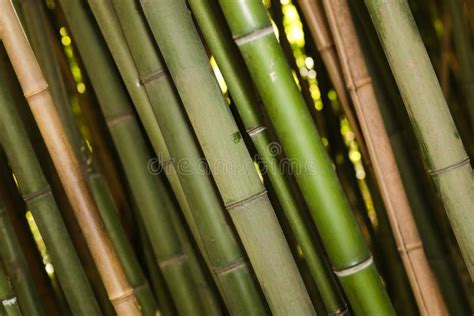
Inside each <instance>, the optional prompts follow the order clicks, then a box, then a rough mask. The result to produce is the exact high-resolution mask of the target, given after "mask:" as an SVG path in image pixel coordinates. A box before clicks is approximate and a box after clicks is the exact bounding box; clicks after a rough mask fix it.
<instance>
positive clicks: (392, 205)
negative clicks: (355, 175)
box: [323, 0, 448, 315]
mask: <svg viewBox="0 0 474 316" xmlns="http://www.w3.org/2000/svg"><path fill="white" fill-rule="evenodd" d="M323 3H324V8H325V9H326V13H327V17H328V20H329V25H330V27H331V30H332V33H333V36H334V40H335V43H336V49H337V52H338V55H339V58H340V61H341V66H342V71H343V74H344V77H345V80H346V86H347V89H348V90H349V92H350V95H351V98H352V100H353V103H354V107H355V110H356V114H357V117H358V119H359V122H360V124H361V128H362V132H363V134H364V136H365V139H366V143H367V147H368V150H369V155H370V159H371V161H372V166H373V170H374V173H375V177H376V179H377V182H378V185H379V187H380V191H381V193H382V198H383V200H384V203H385V205H386V209H387V213H388V217H389V220H390V224H391V226H392V229H393V233H394V235H395V240H396V242H397V246H398V251H399V252H400V256H401V258H402V260H403V264H404V266H405V270H406V272H407V275H408V278H409V280H410V284H411V287H412V289H413V293H414V295H415V299H416V301H417V303H418V307H419V309H420V312H421V314H422V315H448V311H447V309H446V306H445V304H444V301H443V298H442V296H441V292H440V289H439V286H438V284H437V283H436V279H435V277H434V274H433V272H432V271H431V268H430V266H429V265H428V261H427V259H426V255H425V252H424V250H423V243H422V241H421V239H420V236H419V233H418V229H417V227H416V224H415V220H414V218H413V214H412V211H411V208H410V205H409V203H408V198H407V195H406V193H405V190H404V188H403V184H402V181H401V177H400V174H399V172H398V168H397V165H396V162H395V158H394V155H393V151H392V148H391V147H390V141H389V138H388V135H387V132H386V130H385V127H384V125H383V120H382V116H381V114H380V110H379V107H378V101H377V99H376V97H375V90H374V87H373V85H372V79H371V77H370V74H369V71H368V68H367V65H366V62H365V60H364V56H363V53H362V49H361V47H360V44H359V42H358V39H357V34H356V30H355V26H354V22H353V20H352V17H351V13H350V11H349V4H348V2H347V0H323ZM336 12H337V14H336ZM349 57H350V59H349Z"/></svg>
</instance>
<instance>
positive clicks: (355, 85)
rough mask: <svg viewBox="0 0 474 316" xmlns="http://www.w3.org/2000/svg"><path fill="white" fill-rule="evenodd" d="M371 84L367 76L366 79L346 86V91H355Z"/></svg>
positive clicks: (370, 79)
mask: <svg viewBox="0 0 474 316" xmlns="http://www.w3.org/2000/svg"><path fill="white" fill-rule="evenodd" d="M371 83H372V78H371V77H370V76H367V77H364V78H362V79H359V80H356V81H353V82H351V83H349V84H347V89H348V90H354V91H357V90H359V89H360V88H362V87H364V86H367V85H369V84H371Z"/></svg>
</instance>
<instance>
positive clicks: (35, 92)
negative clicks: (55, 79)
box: [23, 82, 49, 99]
mask: <svg viewBox="0 0 474 316" xmlns="http://www.w3.org/2000/svg"><path fill="white" fill-rule="evenodd" d="M48 88H49V86H48V84H47V83H46V82H42V83H41V85H40V87H39V88H37V89H35V90H33V91H31V92H24V93H23V95H24V96H25V98H26V99H29V98H32V97H34V96H37V95H40V94H42V93H45V92H46V91H48Z"/></svg>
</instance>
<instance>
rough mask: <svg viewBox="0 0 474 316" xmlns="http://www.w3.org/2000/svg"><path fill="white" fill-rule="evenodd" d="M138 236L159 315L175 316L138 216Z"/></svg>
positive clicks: (166, 288) (161, 275) (168, 294)
mask: <svg viewBox="0 0 474 316" xmlns="http://www.w3.org/2000/svg"><path fill="white" fill-rule="evenodd" d="M136 220H137V222H138V223H137V226H138V234H139V240H140V247H141V251H142V253H143V257H144V263H145V266H146V268H147V270H148V271H147V272H148V273H147V275H148V276H149V279H150V283H151V286H152V288H153V291H154V293H155V295H156V298H157V300H158V307H159V311H160V314H161V315H163V316H172V315H176V313H177V312H176V307H175V306H174V304H173V299H172V298H171V294H170V293H169V289H168V287H167V286H166V282H165V280H164V278H163V274H162V273H161V271H160V268H159V267H158V266H157V265H156V257H155V255H154V253H153V248H152V246H151V243H150V239H149V238H148V236H147V234H146V230H145V227H144V225H143V222H142V220H141V219H140V217H139V216H136Z"/></svg>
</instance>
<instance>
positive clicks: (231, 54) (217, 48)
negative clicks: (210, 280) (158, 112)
mask: <svg viewBox="0 0 474 316" xmlns="http://www.w3.org/2000/svg"><path fill="white" fill-rule="evenodd" d="M189 4H190V6H191V9H192V11H193V13H194V16H195V18H196V20H197V22H198V24H199V26H200V29H201V31H202V32H203V35H204V38H205V39H206V41H207V44H208V45H209V47H210V49H211V51H212V53H213V55H214V57H215V58H216V61H217V63H218V65H219V67H220V69H221V71H222V73H223V76H224V78H225V80H226V83H227V85H228V87H229V91H230V93H231V95H232V98H233V99H234V101H235V104H236V106H237V109H238V111H239V114H240V117H241V119H242V121H243V123H244V125H245V129H246V130H247V133H248V135H249V136H250V138H251V139H252V141H253V144H254V145H255V147H256V149H257V151H258V153H259V156H260V159H261V161H262V162H263V164H264V166H265V170H266V171H267V174H268V176H269V177H270V181H271V182H272V185H273V187H274V189H275V192H276V195H277V197H278V199H279V201H280V203H281V204H282V207H283V211H284V212H285V215H286V217H287V218H288V221H289V224H290V226H291V229H292V231H293V233H294V235H295V237H296V239H297V241H298V244H299V245H300V246H301V248H302V251H303V254H304V259H305V261H306V263H307V265H308V267H309V270H310V272H311V276H312V278H313V279H314V281H315V282H316V285H317V286H318V290H319V293H320V295H321V297H322V299H323V301H324V303H325V306H326V308H327V311H328V313H329V314H331V313H342V311H344V310H345V309H346V308H347V307H346V304H345V302H344V299H343V298H342V296H341V293H340V291H339V289H338V287H337V284H336V283H335V280H334V276H333V274H332V271H331V270H330V268H329V266H328V264H327V262H325V260H324V257H323V254H322V252H321V250H320V249H317V248H316V244H315V242H314V241H313V240H312V236H311V234H310V232H309V229H308V228H307V227H306V224H305V223H304V219H303V217H302V209H301V207H300V205H299V204H298V202H297V201H296V199H295V197H294V195H293V192H292V191H291V187H290V183H289V181H288V179H287V178H286V177H285V176H284V175H283V174H282V173H281V170H280V169H281V168H280V162H279V161H278V159H277V155H275V153H274V152H272V146H271V143H272V139H271V138H270V135H269V134H268V133H267V131H260V132H258V131H259V130H260V129H265V125H264V123H263V120H262V118H261V115H259V113H258V109H257V104H258V102H259V99H260V98H259V96H258V95H257V94H256V92H255V90H254V87H253V85H252V82H251V79H250V75H249V74H248V72H247V71H246V68H245V63H244V61H243V60H242V57H241V56H240V54H239V53H238V48H237V47H236V45H235V44H234V43H233V42H232V40H231V39H232V36H231V34H230V30H228V28H227V26H226V24H225V20H223V19H222V18H223V17H222V16H219V15H218V14H219V11H217V10H219V7H218V6H217V7H216V6H215V4H216V2H213V1H202V0H201V1H200V0H190V1H189ZM221 14H222V13H221ZM224 32H225V33H224Z"/></svg>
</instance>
